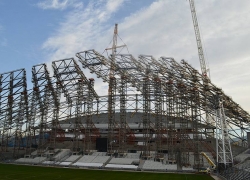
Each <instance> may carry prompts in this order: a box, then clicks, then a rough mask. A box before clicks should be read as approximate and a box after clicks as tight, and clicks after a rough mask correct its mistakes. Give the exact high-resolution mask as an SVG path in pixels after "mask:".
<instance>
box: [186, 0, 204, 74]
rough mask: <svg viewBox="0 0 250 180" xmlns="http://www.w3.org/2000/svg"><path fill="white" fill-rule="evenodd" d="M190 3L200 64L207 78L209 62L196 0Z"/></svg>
mask: <svg viewBox="0 0 250 180" xmlns="http://www.w3.org/2000/svg"><path fill="white" fill-rule="evenodd" d="M189 4H190V10H191V14H192V19H193V25H194V31H195V37H196V43H197V48H198V54H199V60H200V66H201V73H202V75H203V76H204V77H205V78H206V79H208V76H207V72H208V69H207V63H206V60H205V57H204V52H203V48H202V43H201V36H200V30H199V25H198V20H197V16H196V11H195V5H194V0H189Z"/></svg>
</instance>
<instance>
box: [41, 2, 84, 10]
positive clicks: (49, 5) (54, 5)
mask: <svg viewBox="0 0 250 180" xmlns="http://www.w3.org/2000/svg"><path fill="white" fill-rule="evenodd" d="M37 5H38V7H40V8H42V9H60V10H63V9H66V8H67V7H74V8H81V7H82V6H83V4H82V3H81V2H78V1H77V0H45V1H43V2H40V3H38V4H37Z"/></svg>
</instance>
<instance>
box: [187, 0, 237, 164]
mask: <svg viewBox="0 0 250 180" xmlns="http://www.w3.org/2000/svg"><path fill="white" fill-rule="evenodd" d="M189 4H190V10H191V14H192V20H193V25H194V31H195V37H196V43H197V48H198V55H199V60H200V66H201V73H202V75H203V77H204V79H203V83H204V85H205V86H206V85H208V83H209V82H210V78H209V76H208V74H207V72H208V69H207V64H206V60H205V57H204V52H203V48H202V43H201V36H200V30H199V25H198V20H197V16H196V11H195V5H194V0H189ZM217 96H218V99H217V101H218V102H217V104H218V109H215V111H216V114H217V117H216V124H215V125H216V148H217V149H216V152H217V159H216V160H217V163H218V164H224V167H225V168H227V166H228V165H229V166H230V165H232V164H233V156H232V149H231V145H230V139H229V134H228V129H227V122H226V116H225V112H224V108H223V102H221V100H220V98H219V95H217ZM205 108H206V109H207V107H205ZM206 122H207V123H208V124H211V119H210V115H209V114H208V113H207V110H206ZM201 155H203V156H204V154H201ZM205 158H207V157H206V156H205Z"/></svg>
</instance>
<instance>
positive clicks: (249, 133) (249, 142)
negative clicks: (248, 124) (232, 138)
mask: <svg viewBox="0 0 250 180" xmlns="http://www.w3.org/2000/svg"><path fill="white" fill-rule="evenodd" d="M247 143H248V148H250V132H247Z"/></svg>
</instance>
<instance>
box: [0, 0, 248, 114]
mask: <svg viewBox="0 0 250 180" xmlns="http://www.w3.org/2000/svg"><path fill="white" fill-rule="evenodd" d="M195 2H196V11H197V14H198V19H199V25H200V29H201V33H202V42H203V46H204V49H205V55H206V59H207V61H208V62H209V67H210V72H211V79H212V82H214V84H216V85H217V86H218V87H221V88H222V89H223V90H224V92H225V93H226V94H228V95H229V96H231V97H232V98H233V99H234V100H235V101H236V102H237V103H239V104H240V105H241V106H242V107H243V108H244V109H245V110H247V111H248V112H250V95H249V92H250V71H249V67H250V23H249V22H250V13H249V10H250V1H249V0H238V1H235V0H220V1H217V0H203V1H195ZM115 23H118V24H119V36H120V37H121V38H122V40H123V42H125V43H126V44H127V46H128V49H129V52H130V53H131V54H133V55H134V56H135V57H137V56H138V55H139V54H148V55H153V56H154V57H155V58H159V57H160V56H167V57H174V58H175V59H176V60H177V61H178V62H180V60H181V59H185V60H186V61H188V62H189V63H190V64H191V65H193V66H194V67H195V68H197V69H198V70H200V66H199V59H198V52H197V46H196V41H195V35H194V30H193V24H192V18H191V13H190V8H189V2H188V1H187V0H40V1H39V0H36V1H34V0H22V1H20V0H11V1H10V0H0V62H1V66H0V73H3V72H7V71H11V70H15V69H20V68H26V71H27V75H28V81H29V82H30V76H31V67H32V65H35V64H39V63H43V62H46V63H49V62H51V61H53V60H59V59H65V58H70V57H74V56H75V53H76V52H79V51H83V50H89V49H96V50H97V51H99V52H101V53H102V52H103V51H104V49H105V48H107V47H109V46H110V41H111V40H112V34H113V28H114V24H115ZM84 72H85V74H86V76H87V77H91V76H92V75H90V74H89V73H88V72H87V71H86V70H84ZM30 84H31V83H29V86H31V85H30ZM102 86H103V85H101V84H100V80H98V81H96V87H97V91H98V92H99V93H102V91H101V90H100V88H101V87H102ZM98 88H99V89H98Z"/></svg>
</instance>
